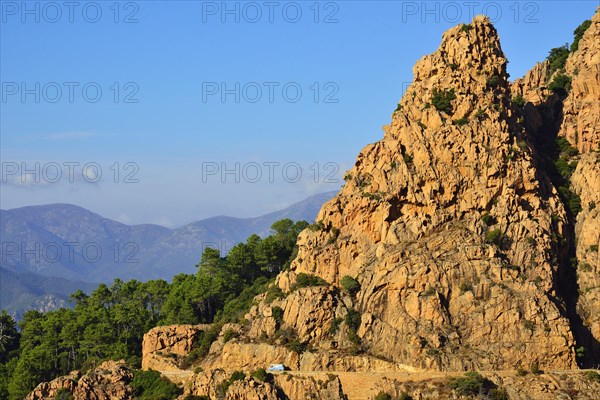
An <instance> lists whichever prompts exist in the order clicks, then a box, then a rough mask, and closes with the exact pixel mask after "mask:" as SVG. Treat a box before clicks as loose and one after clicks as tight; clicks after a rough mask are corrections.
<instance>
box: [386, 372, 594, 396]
mask: <svg viewBox="0 0 600 400" xmlns="http://www.w3.org/2000/svg"><path fill="white" fill-rule="evenodd" d="M484 376H485V378H487V379H489V381H490V382H492V383H493V384H494V385H495V386H496V389H497V392H495V393H502V394H497V395H496V397H494V396H488V397H479V396H478V397H477V398H498V399H505V398H506V399H510V400H546V399H573V398H577V399H590V400H591V399H595V398H596V397H597V391H598V390H599V389H600V382H598V381H596V380H594V379H590V378H589V377H588V376H587V375H586V374H585V373H584V372H576V373H558V372H552V373H544V374H539V375H537V374H526V375H523V376H519V375H516V374H514V373H509V374H507V373H489V374H484ZM457 377H459V375H455V376H446V377H433V378H431V379H423V380H420V379H419V380H415V381H412V380H398V379H394V378H391V379H390V378H383V379H382V380H381V382H380V383H379V387H380V388H381V391H382V392H385V393H387V394H390V395H391V396H392V398H400V396H401V394H402V393H405V394H409V395H410V396H411V398H412V399H419V400H429V399H431V400H433V399H458V398H466V397H458V396H457V395H456V393H455V392H454V391H453V390H452V387H451V385H450V382H451V380H452V379H455V378H457ZM504 395H505V396H507V397H503V396H504ZM473 398H475V397H473Z"/></svg>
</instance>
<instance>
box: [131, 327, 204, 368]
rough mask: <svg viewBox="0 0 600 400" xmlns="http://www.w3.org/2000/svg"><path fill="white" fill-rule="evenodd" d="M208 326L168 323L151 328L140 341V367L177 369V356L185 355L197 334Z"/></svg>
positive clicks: (194, 341) (190, 348)
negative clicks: (167, 324)
mask: <svg viewBox="0 0 600 400" xmlns="http://www.w3.org/2000/svg"><path fill="white" fill-rule="evenodd" d="M208 328H209V325H170V326H159V327H156V328H154V329H151V330H150V331H148V333H146V334H145V335H144V340H143V342H142V369H154V370H157V371H177V370H179V364H178V358H180V357H183V356H185V355H187V354H188V353H189V352H190V351H191V350H192V347H193V346H194V344H195V343H196V340H197V338H198V334H199V333H200V332H201V331H204V330H206V329H208ZM178 356H179V357H178Z"/></svg>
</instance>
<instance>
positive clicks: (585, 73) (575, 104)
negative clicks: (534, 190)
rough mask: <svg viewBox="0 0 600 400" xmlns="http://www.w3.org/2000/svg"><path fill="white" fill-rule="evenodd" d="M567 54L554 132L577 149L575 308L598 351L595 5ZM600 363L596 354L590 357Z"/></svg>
mask: <svg viewBox="0 0 600 400" xmlns="http://www.w3.org/2000/svg"><path fill="white" fill-rule="evenodd" d="M591 22H592V23H591V25H590V27H589V28H588V29H587V31H586V32H585V34H584V35H583V38H582V39H581V41H580V42H579V48H578V50H577V51H575V52H574V53H572V54H571V55H570V56H569V58H568V59H567V64H566V67H565V70H566V73H567V74H569V75H570V76H572V87H571V90H570V91H569V94H568V96H567V98H566V99H565V100H564V105H563V122H562V125H561V129H560V131H559V135H561V136H564V137H566V138H567V140H569V142H570V143H571V145H573V146H575V147H577V148H578V149H579V151H580V152H581V153H582V156H581V158H580V159H579V162H578V165H577V169H576V170H575V172H574V174H573V176H572V177H571V185H572V188H573V191H574V192H575V193H577V194H578V195H579V196H580V199H581V212H580V213H579V214H578V215H577V220H576V224H575V247H576V249H575V250H576V251H575V255H576V257H577V283H578V286H579V299H578V304H577V312H578V314H579V316H580V317H581V319H582V321H583V324H584V325H585V326H586V327H587V329H589V331H590V333H591V338H589V340H588V343H583V345H584V347H585V350H584V351H586V352H588V355H589V354H592V355H593V357H594V358H596V357H600V313H599V312H598V310H600V255H599V253H598V246H599V245H600V210H599V209H598V208H597V206H596V205H598V206H600V154H599V153H597V152H596V151H600V43H599V40H598V38H599V37H600V9H599V12H597V13H596V15H594V17H593V18H592V20H591ZM589 364H591V365H594V366H596V365H598V364H600V361H599V360H596V362H595V363H594V362H593V361H592V362H590V363H589Z"/></svg>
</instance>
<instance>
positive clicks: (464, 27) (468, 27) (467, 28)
mask: <svg viewBox="0 0 600 400" xmlns="http://www.w3.org/2000/svg"><path fill="white" fill-rule="evenodd" d="M471 29H473V26H472V25H471V24H462V25H461V27H460V31H461V32H469V31H470V30H471Z"/></svg>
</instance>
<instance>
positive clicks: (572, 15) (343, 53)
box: [0, 0, 599, 226]
mask: <svg viewBox="0 0 600 400" xmlns="http://www.w3.org/2000/svg"><path fill="white" fill-rule="evenodd" d="M0 4H1V8H2V20H1V25H0V30H1V31H0V45H1V47H0V48H1V60H0V73H1V77H0V78H1V79H0V80H1V82H2V98H1V99H0V101H1V103H0V106H1V118H0V129H1V138H0V145H1V150H0V156H1V158H2V167H3V170H2V172H3V176H2V186H1V193H0V201H1V207H2V208H5V209H6V208H14V207H19V206H24V205H32V204H44V203H56V202H60V203H74V204H77V205H80V206H83V207H86V208H89V209H91V210H93V211H95V212H98V213H100V214H102V215H104V216H107V217H110V218H115V219H118V220H120V221H122V222H127V223H161V224H165V225H169V226H177V225H181V224H183V223H186V222H190V221H193V220H197V219H200V218H204V217H209V216H213V215H218V214H227V215H233V216H254V215H260V214H262V213H265V212H269V211H273V210H275V209H279V208H282V207H285V206H287V205H289V204H291V203H293V202H295V201H298V200H301V199H303V198H305V197H307V196H309V195H311V194H314V193H318V192H323V191H330V190H338V189H339V187H340V186H341V183H342V181H341V176H343V173H344V171H345V170H346V169H348V168H349V167H350V166H351V165H352V163H353V162H354V159H355V157H356V154H357V153H358V152H359V151H360V149H361V148H362V147H364V146H365V145H366V144H368V143H370V142H374V141H376V140H378V139H380V138H381V136H382V132H381V127H382V126H383V125H385V124H387V123H388V122H389V120H390V116H391V113H392V111H393V110H394V109H395V105H396V103H397V102H398V100H399V99H400V97H401V95H402V93H403V91H404V88H405V87H406V85H407V84H408V83H409V82H410V81H411V79H412V67H413V65H414V63H415V61H417V60H418V59H419V58H420V57H422V56H423V55H425V54H428V53H431V52H433V51H435V49H436V48H437V46H438V45H439V42H440V39H441V35H442V33H443V32H444V31H445V30H446V29H448V28H449V27H451V26H454V25H456V24H458V23H461V22H468V21H469V20H470V19H471V17H472V16H473V15H472V14H480V13H483V12H484V11H485V12H486V13H487V14H488V15H489V16H490V18H492V19H493V20H494V22H495V25H496V27H497V29H498V31H499V33H500V37H501V41H502V46H503V50H504V52H505V54H506V55H507V57H508V59H509V60H510V63H509V72H510V74H511V77H512V78H516V77H519V76H522V75H523V74H524V73H525V72H526V71H527V70H528V69H529V68H531V66H533V65H534V64H535V63H536V62H537V61H540V60H543V59H544V58H545V56H546V55H547V52H548V50H549V49H550V48H552V47H557V46H560V45H562V44H564V43H565V42H567V41H571V40H572V32H573V30H574V29H575V28H576V27H577V26H578V25H579V24H580V23H581V22H582V21H583V20H585V19H589V18H590V17H591V16H592V15H593V13H594V12H595V9H596V7H598V5H599V2H598V1H597V0H593V1H521V2H516V1H505V2H504V1H497V2H485V1H442V2H422V1H416V2H415V1H339V2H330V1H321V2H316V1H299V2H286V1H273V2H268V1H267V2H260V1H259V2H235V1H230V2H227V3H224V2H221V1H219V2H205V1H169V2H167V1H132V2H119V3H116V4H117V5H116V6H115V2H114V1H108V2H103V1H98V2H85V1H82V2H79V4H78V5H77V6H75V7H74V8H69V7H71V6H69V4H68V2H60V1H58V2H36V1H30V2H27V5H26V7H27V9H24V8H23V3H22V2H21V1H18V2H13V1H1V2H0ZM236 85H237V86H236ZM84 88H85V89H84ZM284 88H285V89H284ZM223 89H225V90H226V95H225V96H224V98H223V96H222V94H223ZM98 90H100V92H101V93H100V92H99V91H98ZM299 90H300V91H301V92H299ZM24 93H25V94H24ZM236 96H237V97H238V98H237V99H236ZM36 97H37V98H36ZM38 166H39V167H38ZM236 168H237V169H236ZM298 168H301V171H302V172H301V175H298V171H299V169H298ZM224 169H226V170H230V171H234V172H230V173H227V174H225V175H222V174H221V172H222V170H224ZM26 170H27V171H26ZM58 172H60V173H61V175H60V177H59V176H58V175H57V173H58ZM69 173H71V175H69ZM258 173H260V175H258ZM99 174H101V176H98V175H99ZM36 175H37V177H36ZM36 178H37V181H36ZM23 179H24V180H25V182H24V183H23V182H22V180H23Z"/></svg>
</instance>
